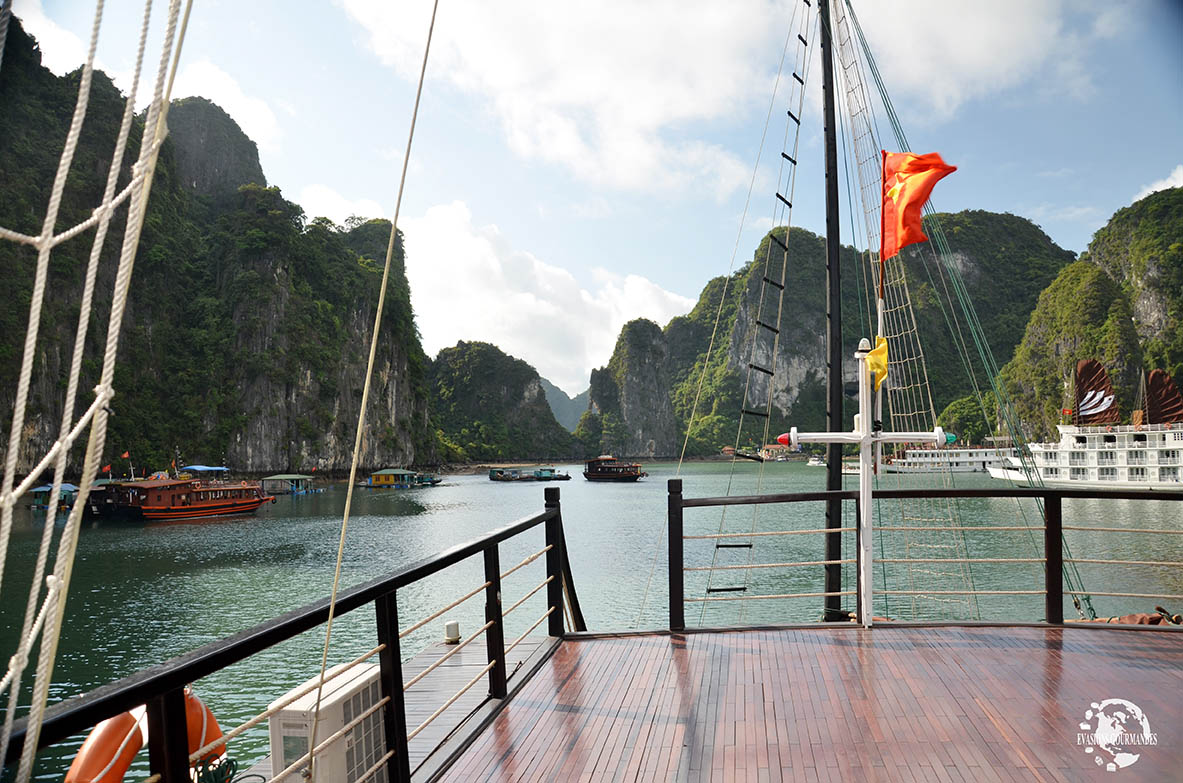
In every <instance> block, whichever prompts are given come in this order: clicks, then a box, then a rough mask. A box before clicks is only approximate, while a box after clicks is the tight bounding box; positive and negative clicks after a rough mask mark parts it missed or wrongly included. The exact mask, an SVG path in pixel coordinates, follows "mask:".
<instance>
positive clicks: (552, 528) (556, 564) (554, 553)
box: [543, 487, 565, 637]
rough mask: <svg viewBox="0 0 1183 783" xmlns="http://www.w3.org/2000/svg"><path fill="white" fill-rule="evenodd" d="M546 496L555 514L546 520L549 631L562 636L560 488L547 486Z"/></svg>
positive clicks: (544, 495) (547, 505)
mask: <svg viewBox="0 0 1183 783" xmlns="http://www.w3.org/2000/svg"><path fill="white" fill-rule="evenodd" d="M543 497H545V498H546V504H545V505H546V509H547V511H549V510H551V509H554V512H555V513H554V515H553V516H551V518H550V519H548V520H546V545H547V546H549V547H550V549H548V550H547V552H546V575H547V577H549V578H550V583H549V584H548V585H547V586H546V603H547V606H549V607H551V608H552V609H554V611H553V612H551V613H550V618H549V619H550V622H549V623H548V624H547V633H549V634H550V635H551V636H558V637H562V636H564V635H565V632H564V631H563V531H562V528H561V527H560V525H562V517H561V516H559V488H558V487H547V488H546V489H545V490H544V491H543Z"/></svg>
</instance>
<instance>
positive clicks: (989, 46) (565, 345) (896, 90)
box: [14, 0, 1183, 395]
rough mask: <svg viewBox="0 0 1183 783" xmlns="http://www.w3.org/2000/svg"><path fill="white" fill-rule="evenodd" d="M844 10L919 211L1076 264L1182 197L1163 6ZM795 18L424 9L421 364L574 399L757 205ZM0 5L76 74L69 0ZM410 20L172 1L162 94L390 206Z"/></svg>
mask: <svg viewBox="0 0 1183 783" xmlns="http://www.w3.org/2000/svg"><path fill="white" fill-rule="evenodd" d="M853 4H854V10H855V12H856V13H857V14H858V16H859V19H860V22H861V24H862V27H863V29H864V31H865V32H866V35H867V38H868V41H869V44H870V47H871V49H872V51H873V52H874V55H875V58H876V61H877V64H878V67H879V70H880V72H881V74H882V77H883V81H884V83H885V84H886V86H887V89H888V90H889V92H890V95H891V97H892V100H893V102H894V105H895V110H896V113H897V114H898V115H899V117H900V120H901V122H902V124H903V126H904V128H905V130H906V133H907V136H908V139H909V142H910V143H911V145H912V147H913V149H912V151H913V152H918V153H923V152H932V151H937V152H940V153H941V154H942V155H943V156H944V158H945V160H946V161H948V162H949V163H952V164H954V165H956V166H957V167H958V171H957V172H956V173H955V174H954V175H952V176H950V177H947V178H946V179H945V180H944V181H942V182H941V183H940V185H938V187H937V189H936V191H935V193H934V195H933V198H932V204H933V206H934V207H936V209H938V210H940V211H945V212H957V211H960V210H963V209H986V210H992V211H998V212H1010V213H1013V214H1016V215H1020V216H1022V217H1026V218H1029V219H1030V220H1032V221H1033V222H1034V223H1036V224H1037V225H1039V226H1040V227H1041V228H1042V229H1043V230H1044V231H1045V232H1046V233H1047V234H1048V235H1049V236H1050V237H1051V239H1052V240H1053V241H1055V242H1056V243H1057V244H1059V245H1060V246H1061V247H1064V248H1066V249H1069V250H1072V251H1075V252H1078V253H1079V252H1081V251H1083V250H1084V249H1085V248H1086V247H1087V246H1088V243H1089V240H1090V238H1091V237H1092V234H1093V232H1094V231H1096V230H1097V229H1099V228H1101V227H1102V226H1104V224H1105V223H1106V222H1107V221H1108V219H1109V217H1110V216H1111V215H1112V214H1113V212H1114V211H1116V210H1117V209H1120V208H1121V207H1124V206H1127V205H1129V204H1131V203H1132V202H1134V201H1135V200H1137V199H1138V198H1141V197H1143V196H1145V195H1146V194H1148V193H1150V192H1152V191H1154V190H1157V189H1161V188H1164V187H1171V186H1178V185H1183V46H1180V43H1179V42H1180V41H1181V40H1183V3H1179V2H1174V1H1173V0H1157V1H1156V0H1131V1H1129V2H1120V0H1119V1H1117V2H1113V1H1110V2H1095V1H1094V0H1073V1H1072V2H1069V1H1068V0H1035V2H1032V0H995V1H994V2H990V3H982V2H978V1H977V0H875V1H874V2H868V1H867V0H853ZM812 7H816V3H814V4H813V6H812ZM803 8H804V5H803V4H802V2H801V1H800V0H796V1H795V2H790V1H789V0H784V1H783V2H771V1H769V0H730V1H729V2H727V3H718V2H706V1H704V0H677V1H676V2H675V1H674V0H595V1H594V2H585V1H583V0H566V1H565V2H549V3H546V2H523V1H522V0H501V1H500V2H496V3H490V2H482V1H481V0H441V2H440V7H439V12H438V16H437V18H436V22H435V30H434V34H433V38H432V44H431V53H430V58H429V60H428V65H427V80H426V84H425V87H424V92H423V97H422V103H421V105H420V108H419V120H418V126H417V128H416V131H415V138H414V144H413V147H412V153H411V163H410V168H409V172H408V175H407V180H406V189H405V194H404V197H403V201H402V207H401V212H400V217H399V227H400V229H401V230H402V231H403V232H404V235H405V238H406V252H407V260H406V268H407V276H408V279H409V282H410V286H411V297H412V306H413V307H414V309H415V317H416V323H417V325H418V328H419V331H420V335H421V337H422V340H423V346H424V349H425V350H426V351H427V352H428V354H429V355H431V356H434V355H435V354H436V353H438V351H439V350H440V349H442V348H446V347H449V346H452V345H455V344H456V343H457V342H458V341H460V340H483V341H487V342H491V343H494V344H495V345H497V346H498V347H500V348H501V349H502V350H504V351H505V352H507V353H509V354H511V355H513V356H516V357H518V358H520V359H524V360H525V361H527V362H529V363H530V364H531V365H533V366H534V367H535V368H536V369H537V370H538V371H539V373H540V374H541V375H542V376H543V377H545V378H547V379H549V380H551V381H552V382H554V383H555V384H557V385H558V386H559V387H560V388H562V389H564V390H565V391H566V392H568V393H569V394H571V395H574V394H576V393H578V392H581V391H583V390H584V389H586V388H587V385H588V377H589V373H590V371H591V369H592V368H594V367H600V366H603V365H605V364H606V363H607V362H608V359H609V358H610V357H611V354H612V349H613V346H614V344H615V340H616V337H617V335H618V334H619V331H620V328H621V326H622V325H623V324H624V323H626V322H627V321H629V320H632V319H634V318H641V317H644V318H649V319H651V320H653V321H655V322H656V323H658V324H659V325H663V326H664V325H665V324H666V323H667V322H668V321H669V319H670V318H672V317H674V316H676V315H680V314H684V313H686V312H688V311H689V309H690V308H691V307H692V306H693V304H694V302H695V301H696V300H697V298H698V295H699V293H700V291H701V290H702V288H703V286H704V285H705V284H706V283H707V281H708V280H710V279H711V278H712V277H716V276H719V275H723V274H727V273H728V272H729V271H732V270H733V269H734V268H738V266H739V265H742V264H743V263H745V262H746V261H748V260H750V259H751V256H752V253H753V252H754V250H755V248H756V246H757V244H758V242H759V240H760V238H761V236H762V235H763V234H764V233H765V232H766V231H767V230H768V229H769V228H770V227H771V226H772V225H774V220H776V219H777V218H776V217H775V216H776V215H777V213H776V212H775V211H774V208H775V205H776V201H775V192H776V190H777V183H778V175H777V173H776V168H775V167H776V165H777V164H778V163H779V160H780V154H779V153H780V151H781V149H782V141H783V139H784V137H785V132H786V127H785V125H786V120H785V111H784V110H785V109H786V108H787V107H788V106H790V105H791V104H790V101H791V100H794V99H793V98H791V97H790V93H789V91H788V88H787V87H786V85H787V84H791V82H790V79H789V73H788V72H786V73H783V74H781V77H780V81H779V86H778V88H777V92H776V97H775V99H774V98H773V95H774V92H773V88H774V84H776V83H777V76H778V67H779V66H780V60H781V54H782V51H783V50H784V43H785V40H786V38H788V37H789V36H788V31H789V30H790V24H791V22H792V20H793V19H794V18H795V17H794V14H795V13H799V12H800V11H801V9H803ZM165 10H166V9H165V7H164V6H160V5H159V4H158V7H157V8H155V9H154V15H153V18H152V22H153V25H152V31H153V34H154V40H157V41H158V40H159V38H160V32H161V29H162V23H161V20H162V19H163V18H164V15H165ZM14 13H15V14H16V15H17V16H18V17H20V18H21V19H22V20H23V22H24V24H25V26H26V29H27V30H28V31H29V32H31V33H32V34H33V35H34V37H36V38H37V39H38V41H39V42H40V45H41V49H42V56H43V62H44V64H45V65H46V66H47V67H49V68H50V69H51V70H53V71H54V72H56V73H59V74H61V73H66V72H68V71H70V70H73V69H74V68H76V67H77V66H78V65H79V64H81V62H82V61H83V59H84V57H85V52H86V46H87V43H86V42H87V41H88V40H89V35H90V30H91V28H92V26H93V22H94V3H93V2H92V1H90V2H81V1H76V0H15V4H14ZM142 14H143V3H142V1H141V2H127V1H126V0H108V2H107V3H106V7H105V10H104V17H103V25H102V28H101V33H100V38H99V45H98V54H97V58H98V62H99V67H100V68H102V69H103V70H105V71H106V72H107V73H108V74H109V75H111V76H112V78H114V79H115V82H116V84H117V85H119V86H120V87H121V88H122V89H124V90H125V91H126V90H127V89H128V88H129V87H130V84H129V82H130V78H131V76H130V75H131V73H132V65H133V62H134V54H135V48H136V40H137V34H138V30H139V27H140V18H141V16H142ZM430 14H431V3H430V2H429V0H414V2H395V1H392V0H331V1H330V0H326V1H325V2H318V3H310V2H301V1H297V2H292V0H286V1H285V2H279V1H278V0H250V2H242V1H241V0H195V1H194V4H193V12H192V18H191V20H190V24H189V29H188V32H187V34H186V38H185V41H184V47H183V51H182V57H181V61H180V67H179V73H178V76H177V80H176V85H175V88H174V91H173V97H174V98H179V97H185V96H188V95H201V96H204V97H206V98H209V99H210V100H212V101H213V102H215V103H217V104H218V105H219V106H221V107H222V108H223V109H225V110H226V111H227V112H228V113H229V114H230V115H231V116H232V117H233V118H234V119H235V120H237V122H238V123H239V125H241V126H242V128H243V130H244V131H245V132H246V133H247V134H248V135H249V136H250V137H251V138H252V139H253V140H254V141H255V142H256V143H257V144H258V147H259V156H260V160H261V162H262V166H263V171H264V172H265V174H266V176H267V179H268V183H269V184H271V185H275V186H278V187H279V188H280V189H281V190H282V191H283V193H284V195H285V196H286V197H287V198H288V199H289V200H292V201H295V202H297V203H298V204H300V205H301V206H302V207H303V208H304V210H305V212H306V213H307V214H308V216H309V217H313V216H318V215H323V216H326V217H329V218H331V219H333V220H334V221H336V222H338V223H343V222H344V220H345V219H346V218H347V217H349V216H351V215H358V216H361V217H367V218H368V217H385V218H390V217H391V216H392V214H393V211H394V207H395V202H396V198H397V193H398V183H399V176H400V171H401V166H402V159H403V154H404V150H405V148H406V144H407V134H408V130H409V124H410V117H411V112H412V108H413V105H414V95H415V85H416V82H417V79H418V75H419V68H420V63H421V59H422V56H423V48H424V44H425V42H426V40H427V30H428V23H429V20H430ZM814 29H815V28H814V26H812V25H811V26H810V27H809V30H810V34H809V36H808V37H809V38H811V39H813V38H814V37H815V36H814V34H813V30H814ZM812 44H813V45H812V48H811V49H810V50H809V51H811V52H816V50H817V46H816V41H813V42H812ZM157 46H159V44H157ZM786 67H787V66H786ZM805 70H806V71H807V73H806V74H805V76H806V85H807V86H806V94H805V96H804V111H803V112H802V114H801V118H802V124H801V137H800V141H799V145H800V146H799V148H798V154H797V155H796V158H797V159H798V160H799V161H800V165H799V168H798V179H797V183H796V187H795V195H794V198H793V199H792V200H793V201H794V209H793V214H792V224H793V225H794V226H800V227H804V228H806V229H809V230H811V231H814V232H817V233H822V232H823V231H824V228H825V206H824V191H823V178H822V143H821V133H822V130H821V119H820V115H821V111H820V106H821V97H820V91H821V90H820V81H821V80H820V70H819V69H818V67H816V57H815V58H814V63H813V64H811V65H810V67H808V68H806V69H805ZM770 106H774V107H775V110H773V111H771V112H770V110H769V107H770ZM767 117H771V118H772V119H771V122H770V124H769V126H768V129H767V140H766V142H765V144H764V145H763V146H762V145H761V139H762V134H763V133H764V129H765V121H766V118H767ZM878 117H879V123H880V125H881V127H886V126H885V125H884V122H885V119H884V116H883V114H882V112H880V113H879V114H878ZM758 159H759V160H760V161H761V166H760V167H759V168H757V167H756V162H757V160H758ZM749 189H750V191H751V195H750V200H749ZM745 205H746V209H745ZM842 214H843V222H844V223H845V224H844V225H843V227H842V230H843V241H844V242H847V243H851V242H859V241H860V238H859V233H858V232H854V233H852V232H851V231H850V226H849V225H848V223H849V221H848V220H847V216H848V215H849V214H850V212H849V210H848V208H847V207H846V206H845V205H844V206H843V212H842ZM778 222H779V221H778ZM790 293H791V287H790ZM366 338H367V339H368V336H366Z"/></svg>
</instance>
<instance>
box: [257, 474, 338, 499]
mask: <svg viewBox="0 0 1183 783" xmlns="http://www.w3.org/2000/svg"><path fill="white" fill-rule="evenodd" d="M263 491H264V492H267V493H269V494H272V495H309V494H312V493H314V492H323V491H324V489H323V488H321V487H314V486H313V485H312V476H306V475H304V474H302V473H276V474H275V475H274V476H266V477H264V478H263Z"/></svg>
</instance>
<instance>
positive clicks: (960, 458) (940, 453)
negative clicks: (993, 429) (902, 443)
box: [879, 446, 1018, 473]
mask: <svg viewBox="0 0 1183 783" xmlns="http://www.w3.org/2000/svg"><path fill="white" fill-rule="evenodd" d="M1017 456H1018V454H1017V452H1016V451H1015V450H1014V449H1000V448H997V447H995V446H981V447H976V448H971V447H962V448H944V449H907V450H906V451H904V452H903V454H901V455H899V456H896V457H890V458H887V459H885V460H884V461H883V464H882V465H880V466H879V470H880V471H882V472H883V473H937V472H943V473H985V472H986V470H987V469H988V468H989V467H990V466H994V467H1002V466H1003V465H1005V464H1006V462H1007V458H1008V457H1010V458H1013V457H1017Z"/></svg>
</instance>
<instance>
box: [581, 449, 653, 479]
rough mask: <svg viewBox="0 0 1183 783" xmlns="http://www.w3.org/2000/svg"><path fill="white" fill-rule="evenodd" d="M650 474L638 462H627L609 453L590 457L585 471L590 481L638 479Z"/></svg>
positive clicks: (584, 475) (584, 473)
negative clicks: (593, 457)
mask: <svg viewBox="0 0 1183 783" xmlns="http://www.w3.org/2000/svg"><path fill="white" fill-rule="evenodd" d="M648 475H649V474H648V473H646V472H645V471H643V470H641V464H640V463H638V462H626V461H625V460H621V459H616V457H613V456H611V455H609V454H601V455H600V456H598V457H596V458H595V459H590V460H588V461H587V464H586V466H585V468H584V471H583V477H584V478H585V479H587V480H588V481H636V480H637V479H640V478H643V477H644V476H648Z"/></svg>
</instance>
